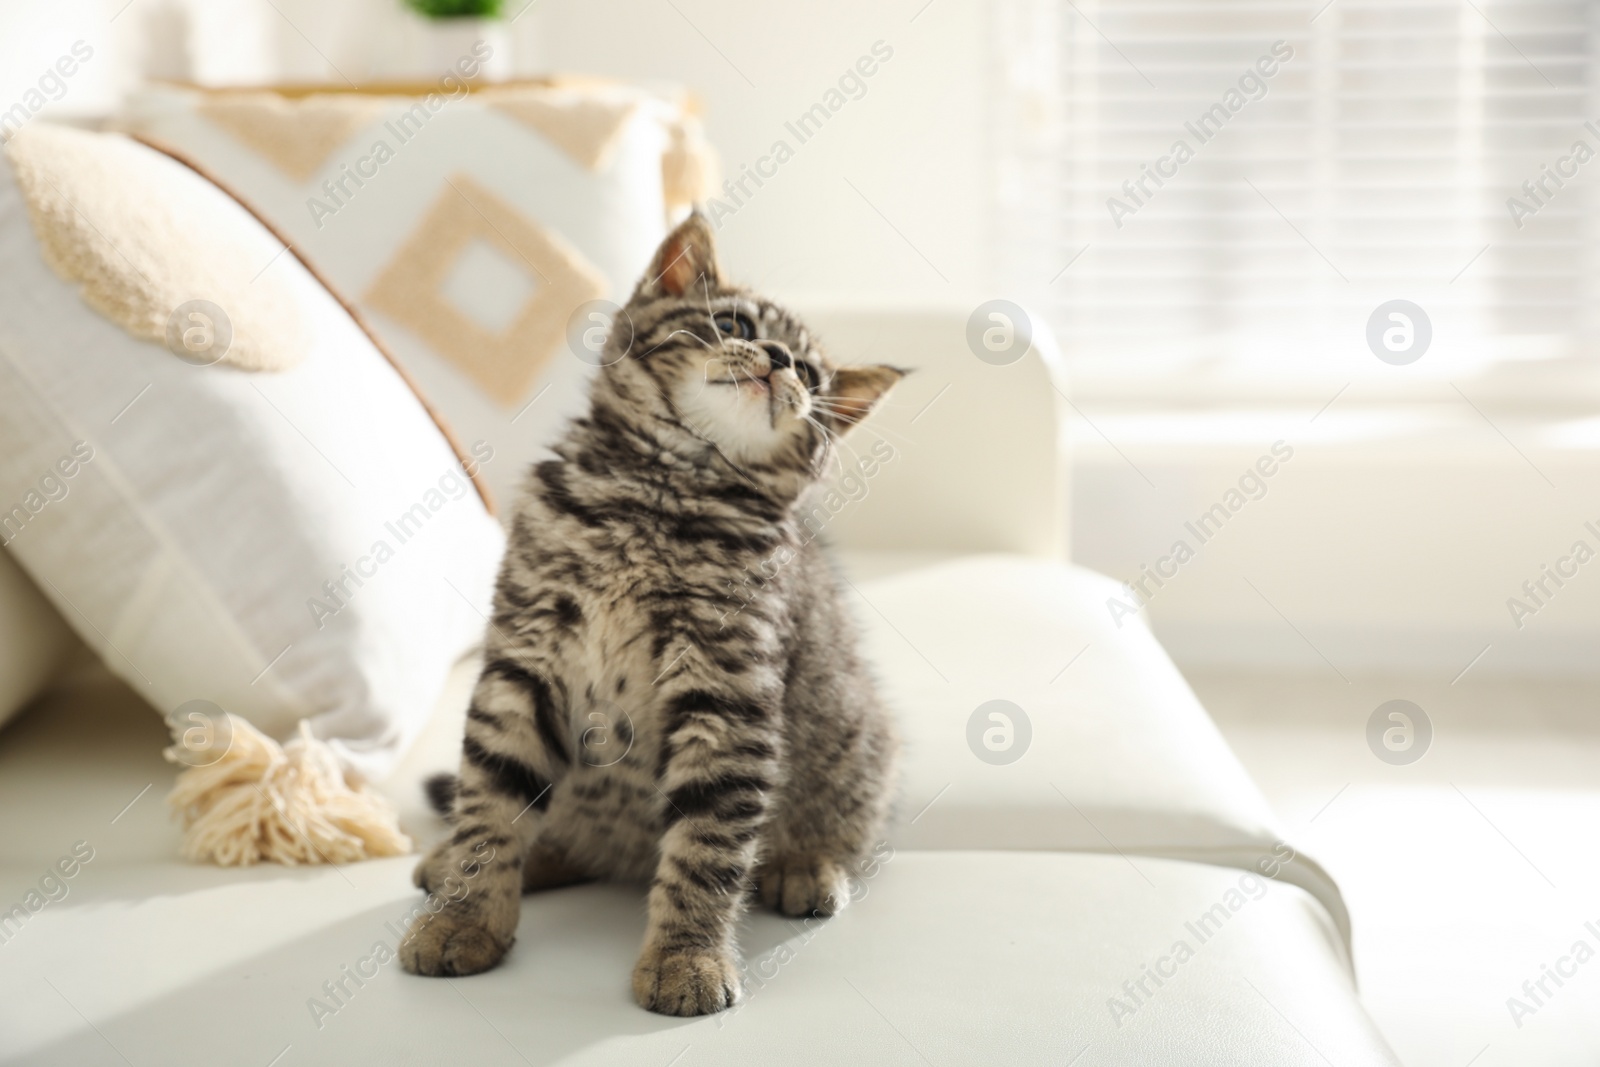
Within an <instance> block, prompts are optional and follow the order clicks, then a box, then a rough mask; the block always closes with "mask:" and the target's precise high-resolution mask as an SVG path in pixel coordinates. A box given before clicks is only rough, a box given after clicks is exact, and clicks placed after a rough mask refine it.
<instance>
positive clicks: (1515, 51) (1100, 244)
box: [994, 0, 1600, 394]
mask: <svg viewBox="0 0 1600 1067" xmlns="http://www.w3.org/2000/svg"><path fill="white" fill-rule="evenodd" d="M1322 2H1323V0H1310V2H1300V3H1288V2H1282V0H1254V2H1252V0H1234V2H1221V0H1106V2H1094V0H1073V2H1071V3H1069V2H1065V0H1004V2H1002V3H1001V4H1000V5H998V7H997V19H998V25H997V34H996V40H997V42H998V49H999V50H998V53H997V56H996V64H995V70H996V78H997V82H998V85H999V91H998V92H997V93H996V96H995V99H996V108H997V110H996V114H995V116H994V120H995V121H994V137H995V142H996V150H997V151H996V159H997V163H998V176H997V177H998V189H999V210H998V216H997V221H998V231H999V237H1000V240H999V249H1000V266H1001V274H1002V277H1003V278H1004V279H1005V280H1006V282H1007V284H1008V285H1009V286H1010V287H1011V288H1012V290H1013V291H1015V292H1019V293H1023V294H1027V295H1028V296H1029V299H1030V300H1031V302H1032V304H1033V305H1034V306H1035V307H1038V308H1041V309H1042V310H1043V311H1044V312H1045V313H1046V314H1047V315H1048V316H1049V317H1050V318H1051V320H1052V324H1053V325H1054V326H1055V327H1056V329H1057V331H1058V332H1059V333H1060V335H1061V336H1062V338H1063V340H1064V341H1065V343H1066V348H1067V351H1068V353H1069V358H1070V359H1071V360H1072V363H1073V367H1074V371H1075V373H1076V374H1077V375H1078V378H1079V381H1080V383H1083V384H1086V385H1087V386H1088V387H1089V388H1091V389H1093V388H1096V387H1104V388H1107V389H1113V390H1114V389H1115V387H1116V386H1117V384H1118V383H1121V384H1122V385H1123V386H1126V387H1128V388H1132V389H1137V390H1151V389H1155V390H1159V389H1162V388H1169V387H1170V388H1179V389H1184V390H1192V389H1195V388H1204V386H1205V385H1207V384H1210V385H1220V386H1221V387H1223V388H1225V389H1227V390H1228V391H1230V392H1232V393H1235V394H1237V393H1238V392H1240V391H1249V390H1252V389H1262V390H1280V391H1281V390H1282V389H1283V388H1285V387H1294V386H1296V385H1300V386H1305V387H1308V388H1312V389H1315V388H1322V387H1324V386H1326V385H1327V384H1328V383H1336V382H1339V381H1346V380H1350V379H1351V378H1352V377H1365V376H1371V377H1382V376H1383V375H1385V374H1386V373H1387V374H1389V375H1390V377H1389V378H1388V379H1385V380H1398V379H1396V378H1395V377H1394V375H1393V372H1394V370H1395V368H1392V367H1388V366H1387V365H1386V364H1383V363H1381V362H1379V361H1378V360H1377V359H1376V358H1375V357H1374V356H1373V354H1372V352H1371V351H1370V350H1369V349H1368V346H1367V342H1366V324H1367V319H1368V317H1369V315H1370V314H1371V313H1372V312H1373V310H1374V309H1375V308H1376V307H1377V306H1378V305H1380V304H1382V303H1384V302H1385V301H1389V300H1393V299H1407V300H1411V301H1413V302H1415V303H1416V304H1417V305H1419V306H1421V307H1422V308H1423V309H1424V311H1425V312H1426V313H1427V315H1428V317H1429V319H1430V320H1431V324H1432V332H1433V340H1432V343H1431V345H1430V349H1429V352H1428V353H1427V354H1426V355H1425V356H1424V357H1423V358H1422V359H1421V360H1419V361H1418V362H1417V363H1416V364H1414V365H1413V366H1411V367H1408V368H1406V370H1407V372H1408V374H1410V375H1411V376H1412V379H1413V380H1417V379H1418V378H1420V379H1427V378H1430V377H1431V378H1443V377H1449V378H1452V379H1455V378H1458V377H1461V376H1468V375H1475V376H1477V377H1478V378H1480V379H1482V380H1484V381H1486V382H1489V383H1492V384H1494V385H1496V386H1498V387H1501V388H1503V389H1506V390H1515V389H1518V388H1525V389H1532V390H1534V391H1538V390H1539V389H1547V390H1559V389H1560V388H1562V386H1561V384H1560V383H1562V382H1570V381H1571V380H1572V377H1573V375H1574V373H1576V372H1577V371H1579V370H1582V371H1587V367H1586V366H1585V365H1586V364H1588V363H1589V361H1590V360H1591V359H1592V358H1593V357H1594V355H1595V354H1596V352H1597V349H1596V341H1597V328H1596V327H1597V318H1600V316H1597V314H1596V304H1595V301H1596V296H1597V295H1600V294H1597V292H1596V280H1597V267H1600V262H1597V257H1596V251H1597V242H1596V237H1597V227H1600V217H1597V208H1600V202H1597V200H1596V194H1595V189H1596V188H1597V183H1600V107H1597V106H1596V100H1597V97H1596V94H1595V88H1594V87H1595V82H1596V78H1595V73H1596V72H1595V69H1594V67H1595V61H1596V53H1597V40H1600V37H1597V29H1596V27H1597V25H1600V5H1596V4H1593V3H1583V2H1570V3H1537V2H1493V0H1451V2H1445V0H1439V2H1418V0H1333V2H1332V3H1329V4H1327V6H1326V7H1322V6H1321V5H1322ZM1319 7H1320V11H1319ZM1277 42H1282V43H1281V44H1280V43H1277ZM1275 44H1276V48H1277V54H1276V55H1274V47H1275ZM1289 52H1292V55H1289V56H1288V57H1287V58H1285V54H1286V53H1289ZM1262 57H1267V60H1266V61H1263V58H1262ZM1269 70H1270V71H1271V74H1270V76H1268V75H1267V73H1266V72H1267V71H1269ZM1207 115H1209V120H1208V121H1206V122H1204V123H1202V122H1201V118H1202V116H1207ZM1586 123H1592V125H1586ZM1180 142H1182V143H1183V144H1184V145H1185V146H1186V148H1187V151H1188V152H1189V153H1192V158H1187V159H1184V160H1182V161H1180V159H1179V158H1178V157H1181V156H1183V155H1184V152H1183V151H1179V152H1177V154H1176V155H1174V149H1176V148H1177V147H1178V145H1179V143H1180ZM1580 142H1581V143H1582V144H1583V145H1585V146H1586V150H1587V151H1590V152H1593V153H1594V158H1592V159H1587V160H1586V161H1583V162H1581V163H1580V161H1579V158H1578V157H1581V156H1583V155H1584V151H1582V150H1580V151H1579V152H1578V153H1577V156H1574V154H1573V150H1574V147H1575V146H1576V145H1578V144H1579V143H1580ZM1163 160H1165V161H1163ZM1147 168H1156V169H1158V170H1160V171H1162V172H1164V173H1165V174H1166V176H1165V177H1163V178H1162V179H1161V183H1159V184H1158V183H1157V182H1156V180H1155V178H1154V177H1150V176H1145V175H1146V170H1147ZM1556 172H1565V173H1556ZM1553 173H1556V176H1555V177H1552V176H1551V175H1552V174H1553ZM1141 176H1144V180H1143V181H1142V182H1141V181H1140V178H1141ZM1558 181H1559V183H1560V184H1559V185H1558V184H1557V183H1558ZM1125 182H1127V183H1129V184H1128V185H1127V186H1125V185H1124V183H1125ZM1525 182H1527V183H1529V184H1528V185H1527V186H1525V185H1524V183H1525ZM1510 198H1516V200H1517V201H1519V202H1520V204H1521V205H1522V206H1521V207H1519V208H1518V209H1517V215H1518V216H1520V217H1519V218H1515V219H1514V218H1513V213H1512V211H1511V210H1510V208H1509V207H1508V203H1507V201H1508V199H1510ZM1524 209H1526V210H1524ZM1519 222H1520V226H1519V225H1518V223H1519ZM1119 223H1120V225H1119ZM1069 264H1070V265H1069Z"/></svg>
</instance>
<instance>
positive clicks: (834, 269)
mask: <svg viewBox="0 0 1600 1067" xmlns="http://www.w3.org/2000/svg"><path fill="white" fill-rule="evenodd" d="M513 2H516V0H513ZM923 4H924V0H895V2H893V3H859V2H852V0H809V2H806V3H798V4H797V3H776V2H766V3H760V4H751V3H748V2H740V0H674V2H673V3H671V4H669V3H666V2H665V0H588V2H584V3H574V2H558V0H541V3H540V4H539V5H538V6H537V7H536V8H535V9H534V10H533V12H531V13H530V15H529V16H528V17H529V18H536V19H538V23H537V25H538V30H537V34H538V44H539V46H540V51H541V53H542V55H541V59H542V60H543V63H542V65H543V66H545V67H548V68H552V69H559V70H569V71H580V72H587V73H597V74H605V75H610V76H614V77H618V78H627V79H634V80H639V79H661V80H666V81H673V82H678V83H681V84H684V85H687V86H690V87H691V88H692V89H693V90H694V91H695V92H696V94H697V95H698V96H699V97H700V98H701V99H702V100H703V101H704V104H705V118H706V122H707V126H708V128H709V130H710V133H711V137H712V140H713V142H714V143H715V145H716V147H717V148H718V149H719V150H720V152H721V154H722V157H723V160H724V164H725V167H726V169H727V170H728V171H730V172H734V173H737V171H738V170H739V166H740V164H741V163H748V162H753V161H754V160H755V159H756V157H758V156H760V155H762V154H764V153H766V152H767V151H768V150H769V149H770V147H771V146H772V143H773V142H774V140H777V139H780V138H782V139H785V140H787V141H789V142H790V143H791V145H794V146H795V147H796V155H795V157H794V159H793V160H791V161H790V162H789V163H787V164H786V165H785V166H784V167H782V168H781V169H780V171H779V174H778V176H777V177H776V178H775V179H773V180H772V181H771V182H769V183H768V184H767V185H766V186H765V187H764V188H762V189H761V190H760V191H759V194H758V195H756V196H755V197H753V198H752V199H751V200H750V201H749V203H748V205H747V206H746V207H744V208H742V209H740V210H739V212H738V214H737V215H736V216H734V217H733V218H731V219H728V220H726V222H725V224H724V227H723V230H722V234H723V238H724V245H725V255H726V258H727V260H728V262H729V265H730V267H731V268H732V269H733V270H734V271H736V272H737V273H739V274H741V275H743V276H744V277H746V278H747V279H749V280H750V281H752V282H754V283H757V284H760V285H762V286H765V287H767V288H769V289H771V290H772V291H774V292H777V293H793V292H795V291H830V292H837V293H844V294H849V295H852V296H857V297H862V298H867V299H873V298H878V299H882V298H894V299H920V298H927V297H934V298H941V299H951V298H957V299H966V297H967V296H968V295H969V294H970V293H972V292H977V291H981V290H982V289H983V288H984V285H985V283H986V281H987V278H988V276H989V266H990V265H989V258H988V256H987V253H986V248H987V234H988V225H989V219H990V210H989V192H988V189H989V186H990V184H991V181H990V175H989V173H988V170H987V168H986V165H985V159H986V153H985V152H984V151H983V146H984V143H985V135H984V126H985V123H984V113H985V106H986V104H985V99H984V84H985V70H986V65H987V63H988V62H989V57H988V45H987V33H986V21H985V17H984V10H985V5H984V4H983V3H981V2H979V0H934V2H933V3H932V4H930V5H928V6H927V7H926V9H925V10H923V11H922V12H921V14H920V15H918V14H917V12H918V9H919V8H922V7H923ZM680 12H681V14H680ZM913 16H916V20H915V22H913V21H912V18H913ZM702 33H703V34H704V36H702ZM707 38H709V43H708V41H707ZM879 40H882V41H883V42H885V44H886V45H887V46H888V47H890V48H892V49H893V50H894V57H893V59H891V60H889V61H888V62H887V63H885V64H883V65H882V67H881V69H880V70H879V72H878V73H877V74H876V75H874V76H873V77H872V78H870V79H868V80H867V85H868V90H867V92H866V95H865V96H864V97H862V98H861V99H859V100H852V101H850V102H849V103H848V104H847V105H846V106H845V107H844V108H842V109H841V110H840V112H839V113H838V114H837V115H836V116H835V117H834V118H833V119H831V120H830V121H829V122H828V124H827V126H826V127H825V128H824V129H823V131H822V132H821V133H820V134H818V135H817V136H816V137H815V138H814V139H813V140H811V141H809V142H807V143H806V144H804V145H799V144H798V143H797V142H796V141H795V138H794V137H793V136H792V135H790V134H789V133H788V132H787V131H786V130H785V129H784V123H785V122H786V121H789V120H791V119H793V118H794V117H795V116H797V115H799V114H800V113H801V112H803V111H805V110H806V109H807V108H808V107H810V106H811V105H812V104H814V103H816V102H817V101H818V100H820V99H821V98H822V96H823V94H824V93H825V92H826V91H827V90H828V89H830V88H832V87H833V86H834V85H835V83H836V81H837V80H838V78H839V76H840V74H841V73H843V72H844V71H845V70H846V69H847V68H849V67H850V66H851V65H852V64H854V63H855V62H856V60H857V59H858V57H860V56H863V55H866V54H868V53H869V52H870V50H871V47H872V45H873V43H874V42H875V41H879ZM713 45H714V46H715V47H713ZM718 49H720V50H721V52H722V53H724V54H725V55H726V59H724V58H723V56H722V55H719V54H718V51H717V50H718ZM735 68H737V70H735ZM739 72H742V75H743V76H741V74H740V73H739ZM746 78H748V79H749V81H748V82H746V80H745V79H746ZM847 182H849V183H853V184H854V185H855V186H856V188H857V189H859V190H860V194H858V193H857V192H855V191H853V190H852V189H851V187H850V185H849V184H847ZM863 195H864V196H865V199H866V201H870V206H869V204H868V203H867V202H864V200H863ZM874 208H876V212H882V214H883V215H884V216H887V218H888V222H885V220H884V218H881V217H879V215H878V214H877V213H876V212H875V211H874ZM890 223H892V226H893V228H891V225H890ZM896 228H897V229H898V230H899V231H900V233H901V234H903V235H904V239H902V237H901V236H899V235H897V234H896V233H895V229H896ZM919 251H920V255H919ZM924 256H925V257H926V258H927V260H928V261H931V263H932V264H933V265H932V266H929V263H928V262H925V261H924V259H923V257H924ZM941 273H942V274H943V275H944V276H945V278H947V279H948V281H944V280H941V278H940V274H941ZM986 295H987V294H986ZM980 299H981V298H980Z"/></svg>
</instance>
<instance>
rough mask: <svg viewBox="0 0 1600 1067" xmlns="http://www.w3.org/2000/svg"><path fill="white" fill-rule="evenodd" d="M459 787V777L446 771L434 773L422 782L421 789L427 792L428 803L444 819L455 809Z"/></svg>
mask: <svg viewBox="0 0 1600 1067" xmlns="http://www.w3.org/2000/svg"><path fill="white" fill-rule="evenodd" d="M460 787H461V779H460V778H459V777H457V776H456V775H453V774H450V773H448V772H445V773H441V774H435V775H433V776H432V777H431V778H429V779H428V780H427V781H425V782H423V783H422V791H423V792H424V793H427V794H428V803H429V804H431V805H433V810H434V811H436V812H438V813H439V814H440V815H443V816H444V817H445V818H446V819H448V818H449V817H450V813H451V812H452V811H453V810H454V809H455V805H456V790H457V789H459V788H460Z"/></svg>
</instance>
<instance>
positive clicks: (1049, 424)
mask: <svg viewBox="0 0 1600 1067" xmlns="http://www.w3.org/2000/svg"><path fill="white" fill-rule="evenodd" d="M800 311H801V312H802V313H803V316H804V318H805V320H806V322H807V323H808V324H809V325H810V326H811V327H812V328H813V329H815V330H816V331H817V333H818V334H819V335H820V336H821V338H822V342H823V345H824V346H825V348H826V349H827V351H828V352H829V354H830V356H831V358H832V359H834V360H835V361H836V362H839V363H890V364H894V365H895V366H899V367H908V368H911V369H913V370H914V371H915V373H913V374H911V375H909V376H908V377H907V378H906V379H905V380H904V381H903V382H901V383H900V385H899V386H897V387H896V389H895V391H894V393H893V394H891V396H890V399H889V401H888V402H887V403H886V404H885V405H884V406H883V407H882V408H881V409H880V410H879V411H877V412H875V413H874V414H873V416H872V417H871V418H870V419H869V420H868V421H867V422H866V424H865V425H863V426H862V427H860V428H859V429H857V430H856V431H855V432H854V433H853V434H852V435H851V436H850V437H849V438H847V439H846V441H845V443H846V445H847V446H848V447H847V448H845V449H843V458H844V460H845V464H846V469H847V470H848V469H849V466H850V464H851V461H852V460H854V459H856V458H858V457H859V458H863V459H865V458H868V457H870V456H873V455H874V453H873V446H874V445H876V446H877V448H878V449H879V454H882V453H883V450H884V444H883V443H886V444H887V445H888V446H892V448H893V449H894V453H893V459H892V460H890V461H889V462H887V463H883V464H881V465H880V466H878V467H877V468H876V469H875V470H874V472H873V474H872V475H871V477H867V478H858V479H856V480H855V481H854V483H853V484H852V483H848V482H847V483H846V485H845V486H844V489H846V490H849V491H848V492H847V493H845V496H846V498H847V500H848V503H847V504H846V506H844V507H842V508H840V509H839V510H838V512H837V514H836V515H834V516H832V517H831V518H830V520H829V523H828V535H829V536H830V537H831V539H832V540H833V541H834V542H835V543H837V544H839V545H840V546H842V547H845V548H850V549H857V550H875V551H885V550H889V551H915V552H1008V553H1021V554H1024V555H1030V556H1044V557H1051V558H1057V559H1061V558H1064V557H1065V555H1066V550H1067V548H1066V546H1067V477H1066V474H1067V468H1066V456H1065V450H1064V449H1063V448H1062V443H1063V434H1064V432H1065V425H1066V423H1065V419H1064V417H1063V410H1062V409H1063V408H1064V407H1065V396H1064V393H1063V392H1062V390H1063V389H1064V387H1065V384H1064V378H1063V376H1062V374H1061V370H1060V368H1061V360H1060V355H1059V351H1058V349H1057V348H1056V344H1055V340H1054V338H1053V336H1052V335H1051V334H1050V332H1049V330H1048V328H1047V327H1046V326H1045V325H1044V323H1043V322H1042V321H1041V320H1039V319H1038V318H1037V317H1034V318H1033V344H1032V347H1031V348H1030V349H1029V351H1028V352H1027V354H1026V355H1024V356H1023V357H1022V358H1021V359H1019V360H1017V361H1016V362H1014V363H1011V364H1008V365H1005V366H995V365H993V364H990V363H986V362H984V361H983V360H980V359H979V358H978V357H977V356H976V355H974V354H973V351H972V350H971V349H970V348H969V347H968V345H967V319H968V316H969V315H970V314H971V309H970V308H965V307H944V306H940V307H909V308H906V307H863V306H841V305H839V304H836V303H828V302H824V301H819V302H816V303H814V304H802V305H801V306H800ZM880 442H882V443H880ZM852 450H853V451H854V452H855V453H856V454H857V455H855V456H853V455H852V454H851V453H852ZM869 469H872V468H871V466H870V465H869ZM836 477H837V474H836Z"/></svg>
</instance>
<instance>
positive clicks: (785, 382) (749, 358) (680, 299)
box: [597, 212, 905, 479]
mask: <svg viewBox="0 0 1600 1067" xmlns="http://www.w3.org/2000/svg"><path fill="white" fill-rule="evenodd" d="M626 310H627V321H628V322H629V323H630V324H631V327H632V330H631V336H630V335H629V331H626V330H623V329H618V330H616V331H614V333H613V337H612V340H611V344H612V345H614V346H616V349H617V350H618V351H620V350H622V349H624V348H625V349H626V355H625V356H623V357H622V358H620V359H616V360H615V361H614V362H611V363H610V364H609V365H608V366H607V367H606V368H605V370H604V372H603V375H602V383H603V386H604V387H605V388H604V390H603V392H604V393H605V394H606V395H607V397H608V400H610V401H614V402H616V403H618V404H620V405H622V408H623V410H622V411H620V412H619V414H624V415H626V416H631V418H630V421H632V422H634V423H635V424H636V425H643V424H651V425H654V426H656V427H657V428H658V429H659V430H660V431H661V432H662V434H663V435H664V436H665V437H668V438H670V437H671V436H673V434H675V433H681V434H682V435H684V436H685V438H686V439H687V440H688V441H689V442H690V443H691V444H692V443H696V442H698V443H701V444H703V445H705V446H707V447H708V448H710V447H714V449H715V451H716V452H717V453H720V455H721V456H722V457H724V458H725V459H727V460H728V461H729V462H730V463H731V464H733V465H735V466H737V467H739V468H740V469H755V470H757V471H772V472H775V473H776V472H782V471H791V472H795V473H804V474H806V475H807V476H808V479H810V478H815V477H816V476H817V475H818V474H820V473H821V472H822V471H823V469H824V464H825V463H826V462H827V461H828V459H829V455H830V450H831V449H832V448H833V446H834V444H835V442H837V440H838V438H840V437H842V436H843V435H844V434H845V433H847V432H849V430H850V429H852V428H853V427H855V426H856V425H858V424H859V423H860V422H861V420H863V419H864V418H866V416H867V414H868V412H870V411H871V410H872V408H873V407H874V406H875V405H876V404H877V403H878V401H880V400H881V399H882V398H883V397H884V395H885V394H887V393H888V391H889V389H890V388H891V387H892V386H893V385H894V383H895V382H897V381H899V380H900V378H901V377H902V376H903V375H904V374H905V371H903V370H899V369H897V368H894V367H888V366H864V367H839V366H835V365H834V364H833V363H832V362H831V361H830V360H829V359H828V357H827V355H826V354H825V353H824V352H823V351H822V348H821V346H820V345H819V344H818V342H817V339H816V338H815V337H814V336H813V335H812V334H811V332H810V331H809V330H807V329H806V327H805V326H804V325H803V324H802V323H801V322H800V321H799V320H798V319H796V318H795V317H794V316H793V315H791V314H789V313H788V312H787V311H785V310H784V309H783V308H781V307H779V306H778V305H777V304H775V303H773V302H772V301H770V300H767V299H765V298H764V297H761V296H758V295H756V294H755V293H752V292H749V291H748V290H745V289H741V288H739V287H737V286H733V285H730V284H728V283H727V282H725V281H724V280H723V278H722V273H721V271H720V270H719V268H718V266H717V255H716V246H715V240H714V238H713V236H712V231H711V226H710V224H709V223H707V221H706V219H705V217H704V216H702V215H700V214H699V213H698V212H696V213H694V214H691V215H690V216H689V217H688V218H687V219H686V220H684V222H683V223H682V224H680V225H679V226H678V228H677V229H675V230H673V231H672V233H670V234H668V235H667V238H666V240H664V241H663V242H662V243H661V247H660V248H659V249H658V250H657V251H656V255H655V259H654V261H653V262H652V263H651V264H650V268H649V270H648V271H647V272H646V274H645V276H644V278H643V279H641V280H640V282H639V285H638V288H636V289H635V290H634V293H633V296H632V297H631V298H630V299H629V301H628V306H627V309H626ZM619 325H621V324H619ZM597 399H598V397H597Z"/></svg>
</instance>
